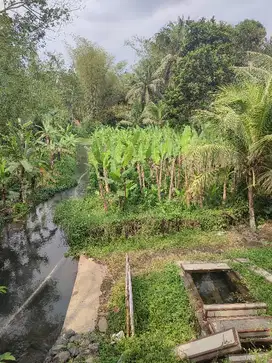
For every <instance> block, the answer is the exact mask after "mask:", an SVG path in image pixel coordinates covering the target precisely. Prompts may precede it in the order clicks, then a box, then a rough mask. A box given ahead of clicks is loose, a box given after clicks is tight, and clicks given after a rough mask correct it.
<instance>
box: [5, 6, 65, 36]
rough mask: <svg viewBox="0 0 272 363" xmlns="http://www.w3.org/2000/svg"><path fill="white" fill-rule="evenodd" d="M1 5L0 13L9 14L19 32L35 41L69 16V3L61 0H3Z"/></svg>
mask: <svg viewBox="0 0 272 363" xmlns="http://www.w3.org/2000/svg"><path fill="white" fill-rule="evenodd" d="M2 5H3V7H2V8H0V15H5V16H9V17H10V18H11V19H13V21H14V24H15V25H16V28H17V29H18V31H19V32H20V33H28V34H29V35H31V38H32V39H35V40H36V41H37V40H41V39H42V38H43V37H44V36H45V34H46V31H47V30H48V29H50V28H52V27H55V26H57V25H59V24H60V23H61V22H63V21H67V20H69V18H70V16H71V6H70V4H69V3H68V2H67V1H62V0H59V1H54V2H51V1H48V0H31V1H29V0H3V1H2Z"/></svg>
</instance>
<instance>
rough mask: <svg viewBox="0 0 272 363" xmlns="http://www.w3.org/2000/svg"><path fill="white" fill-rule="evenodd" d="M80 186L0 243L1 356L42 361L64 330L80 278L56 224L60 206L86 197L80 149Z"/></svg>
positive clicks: (7, 232)
mask: <svg viewBox="0 0 272 363" xmlns="http://www.w3.org/2000/svg"><path fill="white" fill-rule="evenodd" d="M77 159H78V173H77V174H78V175H77V177H78V179H79V180H80V182H79V185H78V186H77V187H76V188H73V189H70V190H67V191H64V192H62V193H58V194H57V195H55V196H54V197H53V198H52V199H50V200H49V201H47V202H45V203H42V204H40V205H38V206H37V207H36V208H35V210H34V211H33V212H32V213H30V214H29V215H28V216H27V218H26V221H25V223H24V224H23V225H18V224H15V223H11V224H8V225H6V226H5V227H4V229H3V233H2V236H1V239H0V285H4V286H7V287H8V292H7V294H4V295H1V296H0V353H3V352H6V351H9V352H11V353H12V354H13V355H14V356H15V357H16V361H17V362H19V363H30V362H31V363H42V362H43V361H44V359H45V357H46V355H47V353H48V351H49V350H50V348H51V347H52V345H53V344H54V343H55V341H56V339H57V337H58V335H59V333H60V331H61V329H62V326H63V322H64V318H65V315H66V311H67V308H68V305H69V301H70V298H71V294H72V289H73V285H74V281H75V278H76V274H77V261H76V260H72V259H71V258H65V257H64V254H65V252H66V251H67V250H68V246H67V241H66V238H65V234H64V233H63V231H62V230H61V229H60V228H58V227H57V226H56V225H55V224H54V222H53V216H54V210H55V207H56V205H57V204H58V203H59V202H61V201H63V200H66V199H70V198H78V197H81V196H83V195H84V194H85V190H86V186H87V182H88V174H87V173H86V168H87V151H86V149H85V147H84V145H79V146H78V150H77Z"/></svg>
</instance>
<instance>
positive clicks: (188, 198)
mask: <svg viewBox="0 0 272 363" xmlns="http://www.w3.org/2000/svg"><path fill="white" fill-rule="evenodd" d="M184 174H185V197H186V205H187V207H188V208H189V207H190V205H191V198H190V193H189V190H188V189H189V182H188V174H187V170H186V169H184Z"/></svg>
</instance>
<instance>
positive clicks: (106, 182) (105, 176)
mask: <svg viewBox="0 0 272 363" xmlns="http://www.w3.org/2000/svg"><path fill="white" fill-rule="evenodd" d="M103 174H104V180H105V190H106V193H107V194H109V192H110V187H109V183H108V181H107V179H108V173H107V169H106V168H103Z"/></svg>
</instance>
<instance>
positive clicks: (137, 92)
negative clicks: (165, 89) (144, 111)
mask: <svg viewBox="0 0 272 363" xmlns="http://www.w3.org/2000/svg"><path fill="white" fill-rule="evenodd" d="M163 83H164V80H163V78H162V77H161V75H160V74H159V73H158V72H157V71H156V69H155V67H154V65H153V64H152V62H151V61H150V60H149V59H143V60H142V61H141V62H140V63H139V64H138V65H137V67H136V68H135V71H134V74H133V75H132V78H131V83H130V90H129V91H128V93H127V100H128V101H129V102H133V101H139V102H140V103H141V104H142V105H143V108H144V106H145V105H147V104H148V103H149V102H150V101H154V100H156V98H158V97H160V95H161V90H162V85H163Z"/></svg>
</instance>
